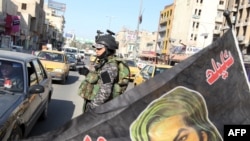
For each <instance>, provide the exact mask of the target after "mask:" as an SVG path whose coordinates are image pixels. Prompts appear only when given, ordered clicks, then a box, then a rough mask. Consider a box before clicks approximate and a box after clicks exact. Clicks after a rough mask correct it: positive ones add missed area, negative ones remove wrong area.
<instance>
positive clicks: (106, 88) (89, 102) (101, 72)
mask: <svg viewBox="0 0 250 141" xmlns="http://www.w3.org/2000/svg"><path fill="white" fill-rule="evenodd" d="M93 48H95V50H96V56H97V59H98V63H96V64H95V66H94V68H95V70H94V71H91V70H86V69H87V68H84V69H80V70H79V73H80V74H83V75H86V78H85V79H87V80H89V81H88V82H89V83H87V84H85V83H82V84H81V85H83V86H84V85H89V87H87V89H93V90H87V91H91V95H90V96H89V97H91V98H86V96H83V95H85V94H86V93H87V92H86V91H85V92H84V93H82V90H81V86H80V87H79V91H80V93H82V97H83V98H84V99H85V101H86V102H85V103H84V105H83V112H84V111H88V110H90V109H93V108H95V107H97V106H100V105H101V104H103V103H105V102H107V101H109V100H110V99H112V89H113V87H114V82H115V80H116V79H117V76H118V67H117V64H116V63H114V62H113V61H110V60H112V59H114V57H115V51H116V49H118V42H116V41H115V38H114V37H113V36H112V34H105V35H98V36H96V44H95V45H93ZM92 74H96V75H92ZM95 77H96V79H93V78H95ZM93 80H94V81H93ZM95 80H96V82H95ZM79 95H81V94H79ZM85 104H86V105H85ZM85 109H86V110H85Z"/></svg>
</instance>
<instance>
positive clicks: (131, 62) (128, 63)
mask: <svg viewBox="0 0 250 141" xmlns="http://www.w3.org/2000/svg"><path fill="white" fill-rule="evenodd" d="M126 62H127V65H128V66H130V67H136V63H135V61H132V60H126Z"/></svg>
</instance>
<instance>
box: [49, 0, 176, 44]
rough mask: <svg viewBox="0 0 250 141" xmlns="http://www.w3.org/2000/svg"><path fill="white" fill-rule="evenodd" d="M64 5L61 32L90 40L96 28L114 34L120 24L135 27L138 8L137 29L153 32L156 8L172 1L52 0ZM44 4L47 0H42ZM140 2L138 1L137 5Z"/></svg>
mask: <svg viewBox="0 0 250 141" xmlns="http://www.w3.org/2000/svg"><path fill="white" fill-rule="evenodd" d="M53 1H56V2H60V3H64V4H66V11H65V13H64V17H65V21H66V23H65V28H64V32H65V33H66V32H71V33H74V34H75V35H76V37H78V38H83V39H85V40H93V39H94V37H95V36H96V31H97V30H101V31H103V32H106V30H107V29H109V30H111V31H113V32H114V33H117V32H119V31H121V29H122V28H123V27H125V28H128V29H130V30H136V29H137V25H138V17H139V13H140V10H141V12H142V23H141V24H140V25H139V30H146V31H149V32H154V31H157V28H158V23H159V16H160V11H162V10H163V9H164V7H165V6H166V5H169V4H172V3H173V0H53ZM45 3H48V0H46V1H45ZM141 3H142V4H141Z"/></svg>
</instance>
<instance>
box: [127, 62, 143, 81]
mask: <svg viewBox="0 0 250 141" xmlns="http://www.w3.org/2000/svg"><path fill="white" fill-rule="evenodd" d="M124 61H125V62H126V64H127V65H128V67H129V70H130V76H129V79H130V80H131V81H133V80H134V79H135V75H136V74H137V73H139V72H140V70H139V68H138V67H137V65H136V62H135V61H134V60H124Z"/></svg>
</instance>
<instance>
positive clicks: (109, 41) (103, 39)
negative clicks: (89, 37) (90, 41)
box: [95, 30, 119, 50]
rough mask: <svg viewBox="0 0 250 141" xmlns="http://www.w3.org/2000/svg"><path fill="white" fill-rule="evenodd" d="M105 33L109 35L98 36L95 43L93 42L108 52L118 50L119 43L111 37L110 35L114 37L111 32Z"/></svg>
mask: <svg viewBox="0 0 250 141" xmlns="http://www.w3.org/2000/svg"><path fill="white" fill-rule="evenodd" d="M107 32H108V33H109V34H105V35H99V34H98V35H97V36H96V41H95V42H96V43H97V44H102V45H104V46H105V47H106V48H107V49H110V50H116V49H118V45H119V43H118V42H117V41H116V40H115V38H114V37H113V36H112V35H114V33H113V32H111V31H110V30H107ZM97 33H98V31H97Z"/></svg>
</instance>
